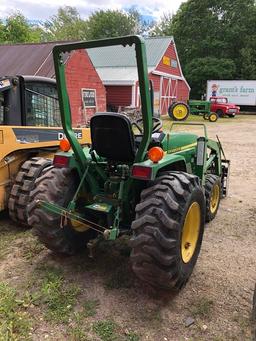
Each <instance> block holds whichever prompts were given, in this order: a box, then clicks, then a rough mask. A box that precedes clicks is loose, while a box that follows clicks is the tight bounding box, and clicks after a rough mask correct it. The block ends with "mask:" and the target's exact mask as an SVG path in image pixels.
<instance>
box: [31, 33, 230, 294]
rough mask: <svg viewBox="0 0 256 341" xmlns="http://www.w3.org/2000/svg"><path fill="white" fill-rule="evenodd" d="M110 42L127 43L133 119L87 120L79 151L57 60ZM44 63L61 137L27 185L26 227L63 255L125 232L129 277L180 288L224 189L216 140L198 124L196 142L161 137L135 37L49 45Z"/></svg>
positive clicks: (106, 116)
mask: <svg viewBox="0 0 256 341" xmlns="http://www.w3.org/2000/svg"><path fill="white" fill-rule="evenodd" d="M112 45H123V46H126V45H129V46H132V45H133V46H135V52H136V60H137V69H138V78H139V87H140V95H141V107H142V119H138V120H137V121H135V122H133V123H131V121H130V120H129V119H128V118H127V117H126V116H124V115H122V114H117V113H108V112H104V113H97V114H95V115H94V116H93V117H92V119H91V126H90V128H91V145H89V146H87V147H85V148H82V147H81V146H80V145H79V143H78V141H77V139H76V136H75V134H74V132H73V130H72V128H71V115H70V107H69V100H68V95H67V89H66V84H65V65H64V63H63V60H62V54H64V53H67V52H71V51H72V50H76V49H88V48H97V47H102V46H112ZM53 56H54V62H55V72H56V79H57V84H58V91H59V93H58V95H59V101H60V109H61V116H62V124H63V129H64V131H65V134H66V137H67V140H63V143H62V149H63V151H62V152H59V153H57V154H56V155H55V157H54V161H53V166H52V168H51V169H50V170H48V171H47V172H46V173H44V174H43V175H42V176H41V177H39V178H38V179H37V181H36V188H35V189H34V191H33V192H32V194H31V196H30V203H29V205H28V216H29V218H28V220H29V224H30V225H31V226H32V227H33V228H34V230H35V233H36V234H37V236H38V238H39V239H40V241H41V242H42V243H44V245H45V246H46V247H47V248H49V249H50V250H52V251H54V252H58V253H65V254H74V253H76V252H77V251H79V250H81V249H82V248H84V247H85V245H86V244H87V246H88V247H90V246H92V245H93V244H94V242H95V243H96V241H97V240H98V239H100V238H105V239H106V240H115V239H116V238H118V237H119V236H122V235H123V234H128V235H130V236H131V238H130V246H131V249H132V250H131V255H130V260H131V265H132V269H133V271H134V272H135V274H136V275H137V276H138V277H139V278H140V279H141V280H142V281H144V282H147V283H149V284H150V285H152V286H155V287H157V288H163V289H173V290H175V289H177V290H178V289H180V288H181V287H182V286H183V285H184V284H185V283H186V282H187V280H188V279H189V276H190V275H191V273H192V271H193V268H194V266H195V263H196V261H197V258H198V254H199V252H200V248H201V243H202V238H203V233H204V225H205V221H210V220H212V219H213V218H214V217H215V215H216V213H217V210H218V207H219V202H220V198H221V196H225V195H226V192H227V179H228V170H229V161H228V160H226V159H224V160H222V159H221V155H222V154H223V151H222V148H221V144H220V142H219V141H217V142H215V141H212V140H209V139H208V137H207V134H206V128H205V126H204V125H201V126H203V128H204V134H203V136H197V135H195V134H192V133H186V132H184V133H178V132H176V133H175V132H174V131H169V132H163V131H162V129H161V128H162V122H161V120H160V119H158V118H153V115H152V101H151V94H150V90H149V81H148V70H147V61H146V52H145V44H144V41H143V39H142V38H140V37H138V36H127V37H121V38H113V39H106V40H99V41H91V42H80V43H68V44H63V45H57V46H56V47H55V48H54V50H53ZM176 124H182V123H176ZM187 125H188V124H187ZM70 147H71V148H72V149H70ZM110 245H111V244H110Z"/></svg>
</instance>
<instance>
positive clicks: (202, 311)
mask: <svg viewBox="0 0 256 341" xmlns="http://www.w3.org/2000/svg"><path fill="white" fill-rule="evenodd" d="M212 309H213V301H212V300H210V299H208V298H206V297H203V298H200V299H199V300H197V301H196V302H194V304H193V305H192V307H191V308H190V311H191V313H192V315H193V317H201V318H209V317H210V315H211V312H212Z"/></svg>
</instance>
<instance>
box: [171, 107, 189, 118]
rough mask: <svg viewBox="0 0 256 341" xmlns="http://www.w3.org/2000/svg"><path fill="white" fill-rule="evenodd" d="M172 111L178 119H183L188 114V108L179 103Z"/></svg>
mask: <svg viewBox="0 0 256 341" xmlns="http://www.w3.org/2000/svg"><path fill="white" fill-rule="evenodd" d="M172 113H173V116H174V117H175V118H176V119H177V120H183V119H184V118H185V117H186V116H187V114H188V109H187V107H186V106H185V105H183V104H178V105H176V106H175V107H174V109H173V112H172Z"/></svg>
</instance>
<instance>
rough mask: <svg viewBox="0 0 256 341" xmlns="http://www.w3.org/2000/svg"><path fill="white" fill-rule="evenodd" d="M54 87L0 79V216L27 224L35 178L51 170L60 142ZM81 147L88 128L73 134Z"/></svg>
mask: <svg viewBox="0 0 256 341" xmlns="http://www.w3.org/2000/svg"><path fill="white" fill-rule="evenodd" d="M61 126H62V124H61V118H60V112H59V102H58V95H57V89H56V82H55V80H53V79H50V78H45V77H35V76H14V77H13V76H12V77H0V211H3V210H5V209H8V210H9V215H10V217H11V219H13V220H14V221H16V222H18V223H20V224H21V225H26V223H27V213H26V206H27V202H28V198H29V193H30V191H31V190H33V188H34V183H35V179H36V178H37V177H38V176H39V174H41V173H42V172H44V171H46V170H47V169H48V168H49V167H51V159H52V156H53V154H54V153H56V151H57V150H58V149H59V144H60V140H62V139H63V137H64V133H63V129H62V128H60V127H61ZM75 134H76V136H77V138H78V140H79V142H80V143H81V144H87V143H89V142H90V132H89V129H88V128H80V129H75Z"/></svg>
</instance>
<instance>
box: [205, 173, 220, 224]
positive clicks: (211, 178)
mask: <svg viewBox="0 0 256 341" xmlns="http://www.w3.org/2000/svg"><path fill="white" fill-rule="evenodd" d="M215 184H218V186H219V190H220V198H221V181H220V177H219V176H217V175H214V174H207V175H206V179H205V203H206V205H205V221H206V222H209V221H211V220H213V219H214V218H215V216H216V214H217V212H218V208H219V204H220V199H219V202H218V205H217V209H216V210H215V212H214V213H212V212H211V210H210V201H211V196H212V190H213V186H214V185H215Z"/></svg>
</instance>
